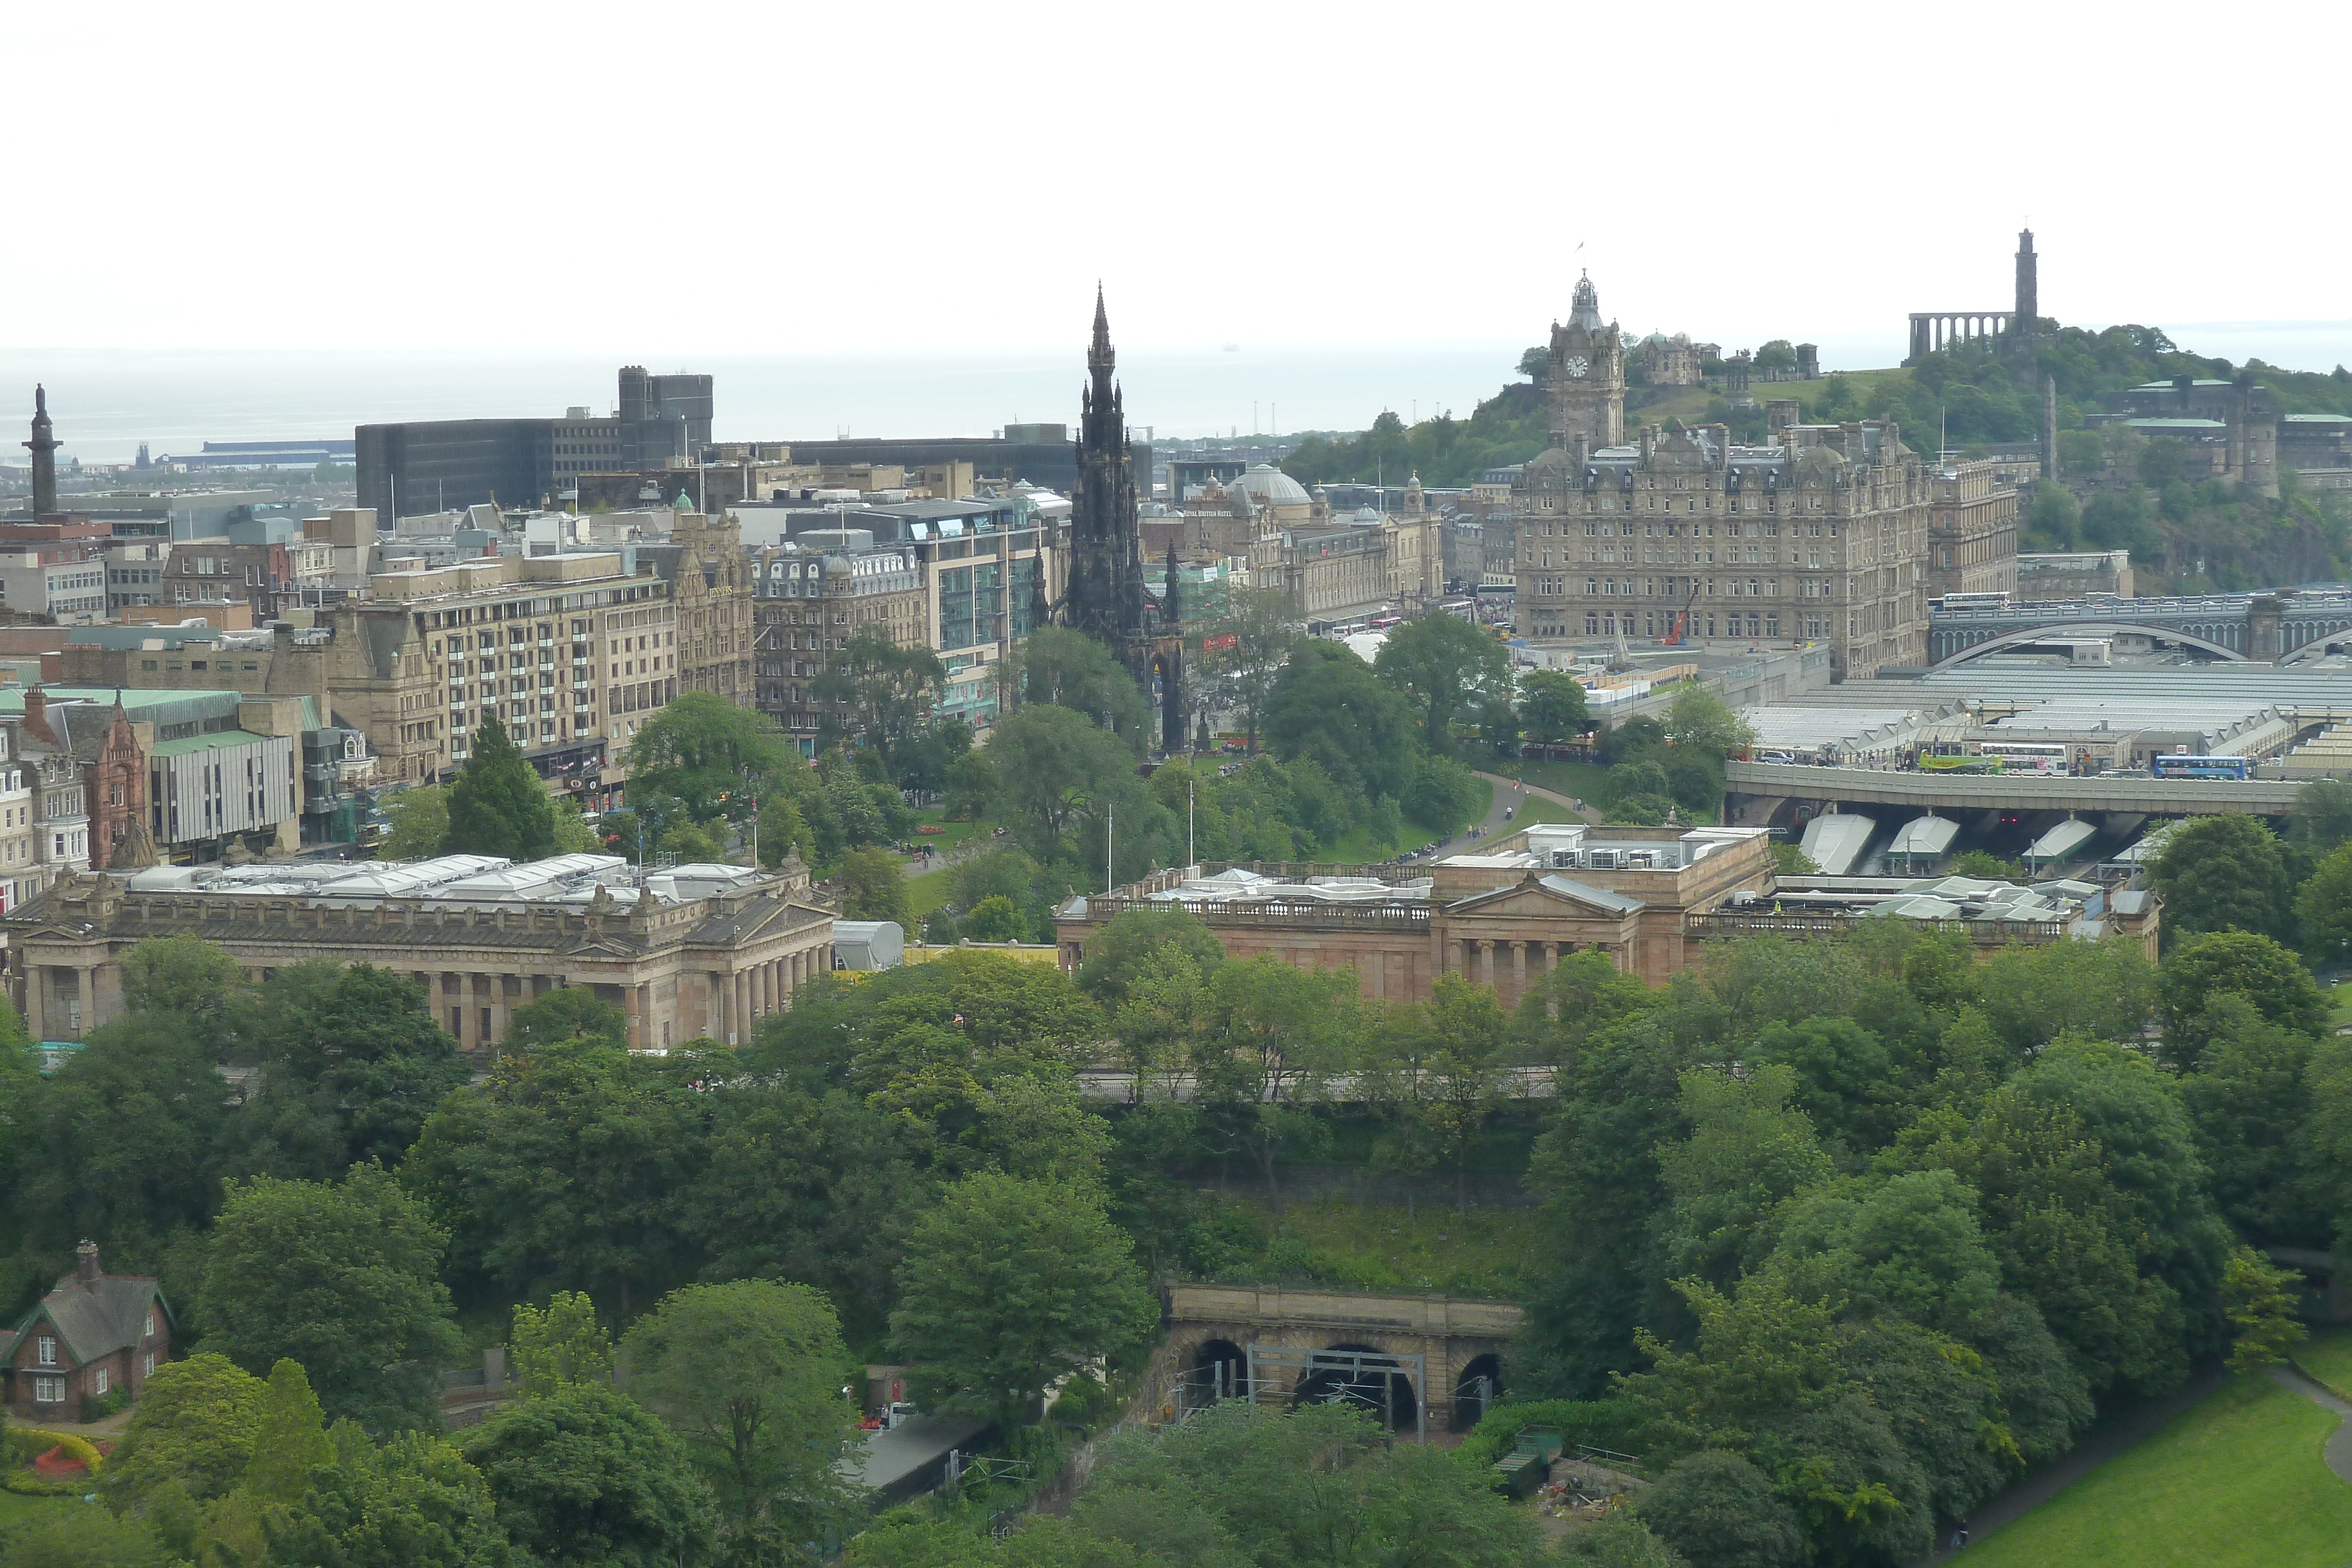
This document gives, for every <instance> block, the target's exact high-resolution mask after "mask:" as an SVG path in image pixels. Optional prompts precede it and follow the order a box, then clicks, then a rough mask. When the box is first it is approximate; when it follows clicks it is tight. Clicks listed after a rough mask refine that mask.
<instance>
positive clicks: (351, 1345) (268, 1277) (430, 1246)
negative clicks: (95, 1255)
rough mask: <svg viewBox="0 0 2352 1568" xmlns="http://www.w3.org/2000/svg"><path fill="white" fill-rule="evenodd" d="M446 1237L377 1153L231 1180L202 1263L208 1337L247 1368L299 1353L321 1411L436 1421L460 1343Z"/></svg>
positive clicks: (385, 1421)
mask: <svg viewBox="0 0 2352 1568" xmlns="http://www.w3.org/2000/svg"><path fill="white" fill-rule="evenodd" d="M446 1240H447V1238H446V1234H445V1233H444V1232H443V1231H441V1230H440V1229H438V1228H436V1227H435V1226H434V1224H433V1223H432V1221H431V1220H430V1219H429V1218H427V1217H426V1214H425V1207H424V1205H422V1204H421V1203H419V1202H417V1201H416V1200H415V1198H412V1197H409V1196H408V1195H407V1194H406V1193H405V1192H404V1191H402V1190H401V1187H400V1185H399V1184H398V1183H397V1182H395V1181H394V1180H393V1178H392V1177H391V1176H389V1175H387V1174H386V1173H385V1172H384V1170H383V1167H382V1166H374V1165H367V1166H357V1167H355V1168H354V1169H353V1170H352V1173H351V1174H350V1175H349V1176H346V1177H345V1178H344V1179H343V1180H342V1181H341V1182H339V1183H333V1184H330V1183H326V1182H306V1181H279V1180H276V1179H273V1178H272V1177H269V1176H257V1177H254V1178H252V1179H251V1180H249V1181H245V1182H240V1183H237V1184H236V1185H235V1186H232V1187H231V1189H230V1191H229V1195H228V1201H227V1202H226V1204H225V1205H224V1206H223V1207H222V1209H221V1215H220V1219H219V1222H218V1224H217V1225H216V1226H215V1228H214V1231H213V1239H212V1246H211V1249H210V1255H209V1259H208V1261H207V1263H206V1266H205V1284H204V1296H203V1299H202V1301H201V1303H200V1306H201V1310H202V1312H203V1314H204V1321H205V1340H204V1348H205V1349H206V1350H210V1351H217V1352H219V1353H220V1354H223V1355H226V1356H227V1357H228V1358H229V1359H230V1360H232V1361H234V1362H236V1364H238V1365H240V1366H243V1367H246V1368H247V1369H248V1370H251V1371H256V1372H266V1371H267V1370H268V1368H270V1367H271V1366H273V1365H275V1364H277V1362H278V1360H279V1359H280V1358H281V1357H283V1358H290V1359H292V1360H294V1361H296V1362H298V1363H299V1364H300V1365H301V1366H302V1368H303V1370H304V1371H305V1372H306V1373H308V1374H309V1375H310V1383H311V1385H312V1386H314V1387H315V1388H316V1389H317V1390H318V1394H319V1400H320V1405H321V1406H324V1408H325V1409H326V1411H327V1413H328V1414H329V1415H330V1416H334V1417H336V1418H341V1417H343V1416H350V1417H351V1418H352V1419H353V1420H356V1421H358V1422H359V1423H360V1424H361V1425H362V1427H368V1428H370V1429H372V1430H375V1431H390V1430H394V1429H396V1428H401V1427H434V1426H436V1425H437V1424H438V1422H439V1418H440V1410H439V1399H440V1392H441V1387H440V1377H439V1369H440V1366H441V1363H442V1361H443V1359H444V1358H445V1357H446V1356H448V1355H450V1354H453V1353H455V1351H456V1350H457V1343H458V1336H457V1324H456V1323H455V1322H453V1321H452V1319H451V1315H450V1308H449V1291H448V1289H447V1287H446V1286H445V1285H443V1284H442V1282H441V1277H440V1262H441V1252H442V1249H443V1247H444V1246H445V1245H446Z"/></svg>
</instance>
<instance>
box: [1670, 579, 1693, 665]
mask: <svg viewBox="0 0 2352 1568" xmlns="http://www.w3.org/2000/svg"><path fill="white" fill-rule="evenodd" d="M1689 581H1690V592H1689V593H1688V594H1687V595H1686V596H1685V598H1684V600H1683V607H1682V609H1681V610H1679V611H1677V612H1675V618H1674V619H1673V620H1672V621H1670V622H1667V623H1666V634H1665V636H1664V638H1663V639H1662V641H1663V642H1664V643H1665V645H1666V646H1667V647H1669V648H1679V647H1681V646H1682V645H1683V639H1684V638H1685V637H1687V636H1688V635H1690V612H1691V604H1692V601H1695V600H1696V599H1697V598H1698V579H1696V578H1695V577H1694V578H1692V579H1690V580H1689Z"/></svg>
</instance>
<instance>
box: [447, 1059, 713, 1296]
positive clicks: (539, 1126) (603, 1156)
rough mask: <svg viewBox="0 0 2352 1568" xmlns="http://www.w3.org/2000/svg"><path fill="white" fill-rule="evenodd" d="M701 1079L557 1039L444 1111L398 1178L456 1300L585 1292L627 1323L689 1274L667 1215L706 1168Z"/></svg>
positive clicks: (686, 1254) (671, 1062) (671, 1065)
mask: <svg viewBox="0 0 2352 1568" xmlns="http://www.w3.org/2000/svg"><path fill="white" fill-rule="evenodd" d="M676 1043H677V1044H680V1045H682V1044H683V1043H684V1042H682V1041H681V1042H676ZM698 1071H699V1069H698V1065H697V1061H696V1058H695V1057H694V1055H693V1054H692V1053H690V1052H687V1051H678V1050H675V1049H674V1050H673V1051H672V1053H671V1054H670V1055H669V1056H667V1057H666V1058H656V1057H647V1056H642V1055H638V1054H635V1053H633V1052H630V1051H624V1050H619V1049H616V1048H614V1046H612V1045H610V1044H607V1043H605V1042H604V1041H603V1040H596V1039H593V1038H592V1039H585V1040H556V1041H551V1042H550V1043H548V1044H546V1045H543V1046H541V1047H540V1048H539V1049H537V1050H535V1051H530V1052H528V1053H526V1054H523V1055H519V1056H518V1055H510V1056H508V1057H507V1058H505V1059H504V1060H503V1061H501V1062H500V1063H499V1066H498V1068H497V1070H496V1071H493V1072H492V1074H491V1075H490V1077H489V1080H488V1082H484V1083H481V1084H478V1085H476V1086H474V1087H471V1088H467V1089H463V1090H460V1091H458V1092H457V1093H455V1094H452V1095H450V1096H449V1097H448V1098H447V1099H446V1100H445V1101H444V1102H443V1103H442V1104H441V1107H440V1109H439V1110H437V1111H436V1112H435V1113H433V1115H432V1116H431V1117H429V1118H428V1119H427V1120H426V1121H425V1126H424V1128H423V1129H422V1131H421V1132H420V1133H419V1134H418V1136H417V1140H416V1145H415V1147H414V1148H412V1149H411V1150H410V1151H409V1154H408V1157H407V1159H406V1160H405V1161H404V1164H403V1166H402V1171H401V1175H402V1179H403V1180H404V1182H406V1183H407V1184H408V1185H409V1186H410V1187H411V1188H412V1189H413V1190H415V1191H416V1192H417V1193H419V1194H420V1195H422V1196H423V1197H424V1198H425V1201H426V1202H427V1204H428V1205H429V1206H430V1207H431V1209H432V1211H433V1214H434V1217H435V1218H436V1222H437V1223H438V1224H440V1225H441V1226H443V1227H446V1229H447V1231H448V1234H449V1238H450V1242H451V1251H450V1254H449V1273H450V1277H451V1279H452V1280H454V1281H457V1284H458V1288H459V1291H460V1292H461V1294H464V1295H467V1296H468V1297H471V1298H473V1299H491V1300H498V1299H503V1300H507V1301H513V1300H517V1299H519V1298H521V1297H525V1296H529V1295H531V1294H533V1293H534V1292H536V1291H541V1290H547V1289H555V1288H562V1289H566V1290H586V1291H591V1292H593V1293H596V1294H599V1295H602V1296H604V1298H605V1299H607V1300H610V1301H614V1302H616V1303H617V1304H618V1305H619V1306H620V1309H621V1311H622V1312H624V1313H626V1312H630V1311H631V1310H632V1307H633V1304H634V1303H635V1302H639V1301H651V1300H652V1299H653V1298H654V1297H655V1296H656V1295H658V1294H659V1293H660V1291H662V1290H664V1289H666V1288H667V1287H668V1286H669V1285H671V1284H673V1283H675V1282H677V1281H678V1280H679V1279H680V1278H681V1277H682V1276H684V1275H686V1274H687V1273H688V1272H689V1269H690V1266H689V1262H688V1260H689V1258H690V1257H691V1245H692V1244H691V1241H690V1239H689V1238H688V1237H686V1236H683V1235H681V1234H680V1233H679V1231H678V1229H677V1226H676V1225H675V1224H674V1223H672V1220H673V1218H674V1215H673V1211H672V1205H673V1203H674V1201H675V1198H676V1195H677V1192H678V1191H679V1190H681V1188H682V1187H683V1186H686V1185H687V1184H688V1183H689V1182H690V1181H691V1180H692V1179H693V1177H694V1176H696V1175H697V1174H698V1173H699V1172H700V1170H701V1168H702V1166H703V1162H704V1160H705V1159H706V1158H707V1157H708V1155H707V1150H706V1148H705V1146H704V1145H703V1142H702V1140H701V1139H700V1138H699V1137H698V1136H697V1129H698V1128H699V1127H700V1126H701V1125H702V1123H703V1106H702V1104H701V1103H700V1099H699V1096H698V1094H697V1093H696V1092H695V1090H694V1089H693V1088H692V1086H691V1085H692V1082H693V1081H694V1078H695V1076H696V1074H697V1073H698Z"/></svg>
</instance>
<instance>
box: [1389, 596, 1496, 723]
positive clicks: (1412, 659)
mask: <svg viewBox="0 0 2352 1568" xmlns="http://www.w3.org/2000/svg"><path fill="white" fill-rule="evenodd" d="M1372 673H1373V674H1375V675H1377V676H1379V677H1380V679H1381V682H1382V683H1384V684H1385V685H1388V686H1390V687H1391V688H1392V689H1393V690H1395V691H1397V692H1398V693H1400V694H1402V695H1403V696H1404V697H1406V698H1407V699H1408V700H1409V701H1411V702H1412V705H1413V706H1414V707H1415V708H1416V709H1417V710H1418V711H1419V713H1420V715H1421V739H1422V744H1423V745H1424V746H1426V747H1429V748H1430V749H1432V750H1433V751H1435V752H1438V753H1439V754H1441V755H1443V754H1444V753H1446V752H1448V751H1451V750H1452V749H1453V747H1454V737H1453V728H1454V721H1455V719H1456V718H1457V717H1460V716H1465V715H1467V714H1469V713H1471V712H1473V711H1475V709H1476V708H1477V707H1478V706H1480V705H1481V704H1482V703H1484V702H1486V700H1488V699H1489V698H1491V697H1493V696H1496V695H1501V694H1507V692H1508V691H1509V689H1510V682H1511V664H1510V660H1509V658H1508V656H1507V654H1506V653H1504V651H1503V645H1502V643H1498V642H1496V640H1495V638H1494V637H1493V636H1492V635H1491V634H1490V633H1489V632H1486V629H1485V628H1484V627H1480V626H1474V625H1472V624H1471V623H1470V622H1467V621H1465V620H1464V619H1463V618H1462V617H1460V616H1459V615H1453V614H1449V613H1447V612H1444V611H1442V610H1433V611H1431V612H1428V613H1427V614H1424V615H1419V616H1415V617H1414V618H1413V619H1412V620H1411V621H1408V622H1405V623H1404V624H1403V625H1402V626H1395V627H1391V628H1390V630H1389V634H1388V636H1387V638H1386V639H1385V640H1384V641H1383V642H1382V643H1381V651H1380V655H1379V657H1378V658H1376V659H1375V660H1374V661H1373V662H1372Z"/></svg>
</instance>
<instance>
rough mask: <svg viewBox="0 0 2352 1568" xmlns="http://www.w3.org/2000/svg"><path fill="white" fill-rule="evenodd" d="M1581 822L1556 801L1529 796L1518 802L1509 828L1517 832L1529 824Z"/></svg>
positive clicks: (1572, 812) (1580, 819)
mask: <svg viewBox="0 0 2352 1568" xmlns="http://www.w3.org/2000/svg"><path fill="white" fill-rule="evenodd" d="M1580 821H1584V819H1583V818H1582V817H1580V816H1578V815H1577V814H1576V813H1575V811H1573V810H1570V808H1569V807H1567V806H1565V805H1563V804H1561V803H1560V802H1559V801H1558V800H1547V799H1545V798H1544V797H1543V796H1541V795H1530V796H1528V798H1527V799H1526V800H1522V801H1520V802H1519V812H1518V815H1517V816H1516V817H1513V818H1512V819H1511V822H1510V826H1511V829H1512V831H1517V830H1518V829H1520V828H1524V827H1526V826H1527V825H1528V824H1529V823H1530V822H1580Z"/></svg>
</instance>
